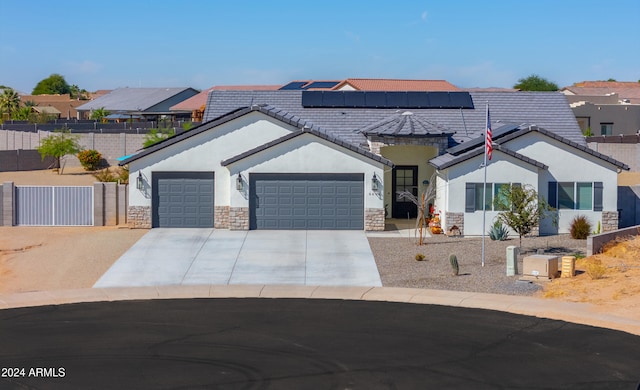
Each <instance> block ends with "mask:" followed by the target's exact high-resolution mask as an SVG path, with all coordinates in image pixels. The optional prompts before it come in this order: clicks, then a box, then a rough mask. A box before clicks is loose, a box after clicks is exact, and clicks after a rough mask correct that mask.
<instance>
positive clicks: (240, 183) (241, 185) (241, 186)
mask: <svg viewBox="0 0 640 390" xmlns="http://www.w3.org/2000/svg"><path fill="white" fill-rule="evenodd" d="M236 190H238V191H240V192H242V190H244V181H242V176H240V174H239V173H238V178H237V179H236Z"/></svg>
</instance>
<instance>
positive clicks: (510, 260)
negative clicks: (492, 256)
mask: <svg viewBox="0 0 640 390" xmlns="http://www.w3.org/2000/svg"><path fill="white" fill-rule="evenodd" d="M519 254H520V249H519V248H518V247H517V246H513V245H510V246H508V247H507V276H514V275H517V274H518V255H519Z"/></svg>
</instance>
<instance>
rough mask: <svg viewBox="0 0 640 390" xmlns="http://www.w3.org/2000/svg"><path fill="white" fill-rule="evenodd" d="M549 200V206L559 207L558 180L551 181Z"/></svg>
mask: <svg viewBox="0 0 640 390" xmlns="http://www.w3.org/2000/svg"><path fill="white" fill-rule="evenodd" d="M547 202H549V206H551V207H553V208H558V182H557V181H550V182H549V193H548V196H547Z"/></svg>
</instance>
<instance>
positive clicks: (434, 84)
mask: <svg viewBox="0 0 640 390" xmlns="http://www.w3.org/2000/svg"><path fill="white" fill-rule="evenodd" d="M345 85H350V86H351V87H353V88H355V89H357V90H359V91H459V90H460V89H459V88H458V87H456V86H455V85H453V84H451V83H450V82H448V81H446V80H401V79H346V80H344V81H343V82H341V83H340V84H338V85H337V86H335V87H334V88H333V89H340V88H342V87H344V86H345Z"/></svg>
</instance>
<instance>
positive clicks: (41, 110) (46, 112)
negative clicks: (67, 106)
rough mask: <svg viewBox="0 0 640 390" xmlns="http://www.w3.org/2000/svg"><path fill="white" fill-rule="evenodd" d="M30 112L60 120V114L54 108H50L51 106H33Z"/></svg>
mask: <svg viewBox="0 0 640 390" xmlns="http://www.w3.org/2000/svg"><path fill="white" fill-rule="evenodd" d="M31 110H32V111H33V112H37V113H38V114H44V115H47V116H48V117H50V118H53V119H60V114H61V113H60V111H59V110H58V109H57V108H55V107H51V106H44V107H41V106H33V107H31Z"/></svg>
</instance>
